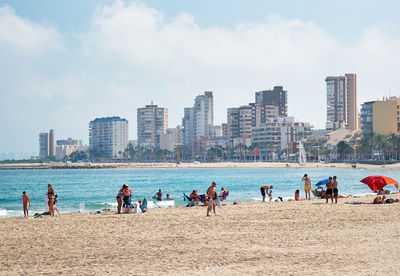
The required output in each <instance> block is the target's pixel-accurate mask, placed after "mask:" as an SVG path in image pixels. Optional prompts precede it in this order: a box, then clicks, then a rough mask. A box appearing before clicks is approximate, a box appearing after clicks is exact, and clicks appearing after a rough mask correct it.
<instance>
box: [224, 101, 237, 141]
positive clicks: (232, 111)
mask: <svg viewBox="0 0 400 276" xmlns="http://www.w3.org/2000/svg"><path fill="white" fill-rule="evenodd" d="M239 136H240V132H239V108H238V107H231V108H228V114H227V137H228V138H230V139H232V138H236V137H239Z"/></svg>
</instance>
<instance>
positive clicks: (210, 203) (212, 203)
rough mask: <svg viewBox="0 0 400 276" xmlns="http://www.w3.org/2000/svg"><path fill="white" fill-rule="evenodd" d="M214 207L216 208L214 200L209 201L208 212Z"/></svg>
mask: <svg viewBox="0 0 400 276" xmlns="http://www.w3.org/2000/svg"><path fill="white" fill-rule="evenodd" d="M213 206H214V200H212V199H210V200H209V201H208V210H210V211H211V210H212V208H213Z"/></svg>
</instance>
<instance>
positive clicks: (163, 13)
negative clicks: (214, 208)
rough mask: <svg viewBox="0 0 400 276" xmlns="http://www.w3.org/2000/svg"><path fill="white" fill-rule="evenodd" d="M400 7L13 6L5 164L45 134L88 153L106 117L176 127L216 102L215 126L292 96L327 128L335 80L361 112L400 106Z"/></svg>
mask: <svg viewBox="0 0 400 276" xmlns="http://www.w3.org/2000/svg"><path fill="white" fill-rule="evenodd" d="M399 8H400V2H398V1H371V0H364V1H334V2H332V1H259V0H254V1H237V0H231V1H209V0H204V1H184V0H179V1H178V0H176V1H173V0H171V1H161V0H151V1H142V2H137V1H111V0H107V1H89V0H80V1H50V0H46V1H44V0H39V1H2V0H0V60H1V61H0V82H1V83H2V88H0V118H1V119H0V128H1V129H6V130H7V133H8V134H7V135H1V136H0V153H3V152H34V151H37V147H38V145H37V144H38V134H39V133H40V132H43V131H48V129H50V128H54V129H55V130H56V135H57V138H58V139H63V138H66V137H70V136H72V137H75V138H80V139H83V140H84V141H85V142H87V141H88V123H89V121H90V120H92V119H94V118H95V117H101V116H112V115H119V116H121V117H125V118H127V119H128V120H129V122H130V126H129V127H130V139H135V138H136V108H137V107H141V106H143V105H145V104H148V103H149V102H150V101H154V103H156V104H159V105H161V106H165V107H168V108H169V126H170V127H175V126H176V125H177V124H180V121H181V117H182V115H183V108H184V107H186V106H191V105H192V104H193V98H194V97H195V96H196V95H198V94H201V93H203V91H205V90H213V91H214V96H215V121H216V123H218V124H219V123H222V122H225V121H226V108H228V107H231V106H239V105H244V104H247V103H248V102H252V101H254V92H255V91H258V90H263V89H270V88H272V87H273V86H274V85H283V86H284V87H285V88H286V89H287V90H288V91H289V115H291V116H295V117H296V118H297V119H298V120H300V121H308V122H311V123H312V124H313V125H314V126H315V127H316V128H323V127H324V123H325V118H326V115H325V112H326V109H325V95H326V92H325V83H324V78H325V77H326V76H327V75H342V74H344V73H353V72H354V73H357V75H358V94H359V96H358V101H359V103H362V102H364V101H367V100H374V99H376V98H381V97H383V96H388V95H392V96H393V95H400V84H399V81H398V72H399V70H400V53H399V52H400V51H398V49H399V46H400V32H399V26H400V24H399V17H398V10H400V9H399Z"/></svg>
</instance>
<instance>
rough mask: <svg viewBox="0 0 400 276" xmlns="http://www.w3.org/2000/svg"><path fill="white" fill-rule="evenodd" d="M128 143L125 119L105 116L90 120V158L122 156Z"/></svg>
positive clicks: (116, 157) (115, 157)
mask: <svg viewBox="0 0 400 276" xmlns="http://www.w3.org/2000/svg"><path fill="white" fill-rule="evenodd" d="M128 143H129V140H128V121H127V120H126V119H121V118H120V117H106V118H96V119H95V120H93V121H90V123H89V153H90V157H91V158H95V159H97V158H107V159H118V158H122V157H124V151H125V149H126V147H127V145H128Z"/></svg>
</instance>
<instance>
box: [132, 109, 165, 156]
mask: <svg viewBox="0 0 400 276" xmlns="http://www.w3.org/2000/svg"><path fill="white" fill-rule="evenodd" d="M167 128H168V108H166V107H158V106H157V105H153V104H151V105H146V106H145V107H142V108H138V109H137V136H138V145H139V146H141V147H153V148H154V147H157V148H158V147H159V146H160V135H162V134H165V132H166V130H167Z"/></svg>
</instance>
